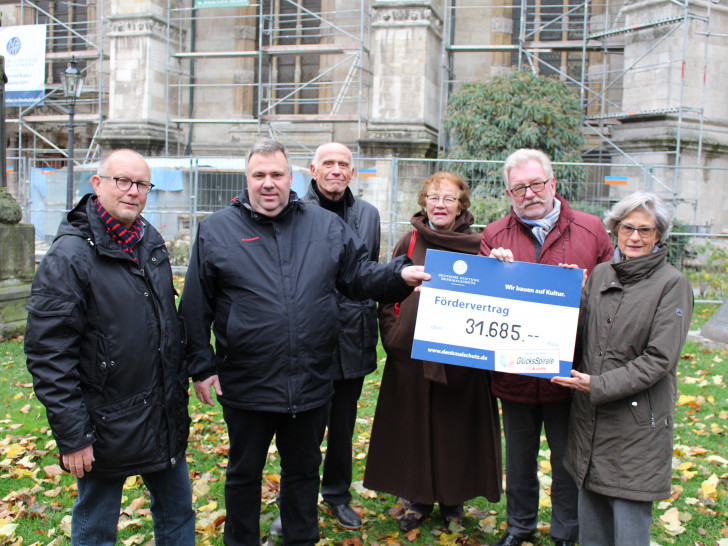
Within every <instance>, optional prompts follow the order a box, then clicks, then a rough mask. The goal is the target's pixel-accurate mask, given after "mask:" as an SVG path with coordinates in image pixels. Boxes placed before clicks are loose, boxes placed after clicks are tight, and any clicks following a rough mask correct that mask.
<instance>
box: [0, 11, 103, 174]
mask: <svg viewBox="0 0 728 546" xmlns="http://www.w3.org/2000/svg"><path fill="white" fill-rule="evenodd" d="M18 5H19V13H20V16H19V21H18V23H19V24H20V25H26V24H45V25H47V33H46V35H47V40H46V65H47V68H46V85H45V92H44V94H43V96H42V97H41V98H40V99H39V100H38V101H36V102H35V103H34V104H32V105H29V106H26V107H19V108H17V111H16V112H14V111H12V110H10V109H9V111H8V112H7V114H6V115H7V116H8V117H7V118H6V122H7V123H9V124H15V125H17V142H13V143H11V146H10V148H11V149H15V148H17V152H16V151H15V150H13V151H12V152H11V153H13V154H14V153H17V156H18V159H19V160H22V158H24V157H26V156H33V157H42V156H46V157H47V159H48V160H49V162H50V163H60V164H65V163H66V162H67V161H68V150H67V147H66V146H65V145H63V144H62V141H63V139H64V137H66V136H67V130H68V128H69V115H68V114H69V108H68V99H66V98H65V97H64V95H63V85H62V81H61V78H62V74H63V72H64V70H65V69H66V66H67V64H68V61H70V60H71V59H72V58H74V59H75V60H76V61H77V62H78V64H79V69H80V71H81V72H82V73H83V74H84V77H85V84H84V89H83V95H82V96H81V98H79V99H77V100H76V102H75V106H76V113H75V115H74V126H81V127H83V128H84V131H83V132H84V133H86V134H87V135H91V136H90V144H89V146H88V147H87V150H86V153H85V156H84V157H83V158H75V157H74V163H75V164H80V163H83V162H86V161H88V160H89V159H90V158H91V156H92V155H96V154H97V153H98V145H97V144H96V142H95V141H96V137H97V136H98V133H99V130H100V128H101V123H102V121H103V118H104V112H105V111H106V102H107V101H108V89H107V87H106V83H105V82H106V81H107V80H108V77H105V76H104V72H103V61H104V59H105V58H108V57H105V53H104V28H103V24H102V22H103V20H104V5H103V2H99V3H98V4H80V3H76V2H48V1H45V2H43V1H38V0H21V1H20V2H19V3H18ZM12 144H16V146H14V145H12Z"/></svg>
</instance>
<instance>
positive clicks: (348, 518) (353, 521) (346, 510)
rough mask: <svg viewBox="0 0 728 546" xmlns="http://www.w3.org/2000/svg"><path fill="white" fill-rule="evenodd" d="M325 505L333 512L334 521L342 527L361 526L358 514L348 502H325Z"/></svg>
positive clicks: (354, 527)
mask: <svg viewBox="0 0 728 546" xmlns="http://www.w3.org/2000/svg"><path fill="white" fill-rule="evenodd" d="M326 505H327V506H328V507H329V508H330V509H331V513H332V514H334V517H335V518H336V523H338V524H339V525H340V526H341V527H343V528H344V529H359V527H361V518H360V517H359V514H357V513H356V512H354V510H352V508H351V506H349V505H348V504H331V503H330V502H327V503H326Z"/></svg>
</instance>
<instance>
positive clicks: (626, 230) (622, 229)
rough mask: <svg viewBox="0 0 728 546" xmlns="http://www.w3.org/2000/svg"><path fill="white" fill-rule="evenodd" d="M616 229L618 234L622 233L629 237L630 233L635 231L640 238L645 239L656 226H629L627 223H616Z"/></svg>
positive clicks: (653, 231)
mask: <svg viewBox="0 0 728 546" xmlns="http://www.w3.org/2000/svg"><path fill="white" fill-rule="evenodd" d="M617 230H618V231H619V234H620V235H624V236H626V237H631V236H632V233H634V232H635V231H636V232H637V233H638V234H639V236H640V237H641V238H642V239H647V238H648V237H651V236H652V234H653V233H655V231H656V230H657V228H656V227H634V226H630V225H629V224H621V223H620V224H617Z"/></svg>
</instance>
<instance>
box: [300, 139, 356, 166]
mask: <svg viewBox="0 0 728 546" xmlns="http://www.w3.org/2000/svg"><path fill="white" fill-rule="evenodd" d="M331 144H338V145H339V146H343V147H344V148H346V149H347V150H349V167H350V168H352V169H353V168H354V154H353V153H352V151H351V149H350V148H349V147H348V146H347V145H346V144H342V143H341V142H327V143H326V144H322V145H321V146H319V147H318V148H316V151H315V152H314V154H313V159H311V165H313V166H314V167H318V162H319V156H320V155H321V149H322V148H323V147H324V146H329V145H331Z"/></svg>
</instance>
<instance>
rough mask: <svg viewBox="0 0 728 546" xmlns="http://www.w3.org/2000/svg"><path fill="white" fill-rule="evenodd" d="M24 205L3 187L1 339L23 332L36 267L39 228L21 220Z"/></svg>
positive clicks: (0, 221)
mask: <svg viewBox="0 0 728 546" xmlns="http://www.w3.org/2000/svg"><path fill="white" fill-rule="evenodd" d="M21 217H22V212H21V210H20V205H18V203H17V202H16V201H15V199H13V197H12V195H10V193H9V192H8V191H7V190H6V189H5V188H0V341H4V340H6V339H9V338H11V337H15V336H19V335H22V334H23V332H25V322H26V320H27V317H28V313H27V311H26V310H25V304H26V303H27V302H28V298H29V297H30V283H31V281H32V280H33V272H34V271H35V236H34V234H35V228H34V227H33V225H32V224H21V223H19V222H20V219H21Z"/></svg>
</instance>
